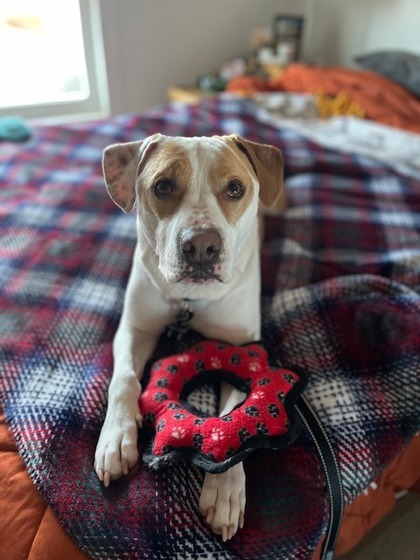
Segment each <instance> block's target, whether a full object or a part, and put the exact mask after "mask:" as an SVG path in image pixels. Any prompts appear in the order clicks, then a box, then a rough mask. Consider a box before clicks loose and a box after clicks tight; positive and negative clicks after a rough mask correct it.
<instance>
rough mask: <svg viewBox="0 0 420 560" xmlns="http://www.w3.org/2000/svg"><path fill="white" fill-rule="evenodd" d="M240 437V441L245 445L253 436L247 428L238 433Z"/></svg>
mask: <svg viewBox="0 0 420 560" xmlns="http://www.w3.org/2000/svg"><path fill="white" fill-rule="evenodd" d="M238 436H239V439H240V440H241V441H242V443H243V442H245V441H246V440H247V439H248V438H250V437H251V434H250V433H249V431H248V430H247V429H246V428H241V429H240V430H239V431H238Z"/></svg>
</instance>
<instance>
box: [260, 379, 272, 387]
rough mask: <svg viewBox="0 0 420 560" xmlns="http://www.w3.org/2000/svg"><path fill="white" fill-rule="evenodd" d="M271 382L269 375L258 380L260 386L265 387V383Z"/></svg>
mask: <svg viewBox="0 0 420 560" xmlns="http://www.w3.org/2000/svg"><path fill="white" fill-rule="evenodd" d="M269 383H271V379H270V378H269V377H263V378H262V379H260V380H259V381H258V387H263V386H264V385H268V384H269Z"/></svg>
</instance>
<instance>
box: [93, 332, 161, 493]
mask: <svg viewBox="0 0 420 560" xmlns="http://www.w3.org/2000/svg"><path fill="white" fill-rule="evenodd" d="M156 342H157V338H156V336H154V335H150V334H149V333H144V332H141V331H139V330H138V329H136V328H135V327H132V326H128V325H127V323H126V322H124V321H122V324H121V325H120V328H119V329H118V331H117V334H116V336H115V340H114V373H113V376H112V379H111V383H110V386H109V396H108V409H107V413H106V417H105V422H104V424H103V426H102V430H101V435H100V437H99V441H98V444H97V447H96V453H95V465H94V468H95V471H96V474H97V475H98V478H99V480H100V481H101V482H103V483H104V485H105V486H108V485H109V483H110V481H111V480H115V479H116V478H119V477H120V476H122V475H125V474H127V473H128V470H129V469H130V468H132V467H133V466H134V465H135V464H136V463H137V461H138V458H139V454H138V450H137V433H138V428H140V427H141V426H142V421H143V419H142V416H141V412H140V409H139V404H138V401H139V396H140V392H141V385H140V380H141V376H142V375H143V370H144V366H145V364H146V361H147V360H148V359H149V357H150V356H151V354H152V352H153V350H154V347H155V345H156Z"/></svg>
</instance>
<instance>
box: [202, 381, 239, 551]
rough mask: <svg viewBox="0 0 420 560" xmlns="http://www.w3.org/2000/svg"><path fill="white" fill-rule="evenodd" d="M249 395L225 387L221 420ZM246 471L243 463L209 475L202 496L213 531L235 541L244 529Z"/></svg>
mask: <svg viewBox="0 0 420 560" xmlns="http://www.w3.org/2000/svg"><path fill="white" fill-rule="evenodd" d="M245 397H246V395H245V394H244V393H242V392H241V391H238V390H237V389H235V388H233V387H232V386H231V385H229V384H227V383H222V390H221V402H220V412H219V415H220V416H224V415H225V414H228V413H229V412H231V410H232V409H233V408H234V407H235V406H237V405H238V404H240V403H241V402H243V401H244V399H245ZM245 501H246V493H245V471H244V467H243V464H242V463H238V464H237V465H234V466H233V467H231V468H230V469H228V470H227V471H226V472H224V473H221V474H212V473H206V475H205V477H204V483H203V488H202V490H201V496H200V504H199V505H200V511H201V513H202V515H204V516H205V518H206V521H207V523H208V524H209V525H210V526H211V528H212V530H213V531H214V532H215V533H216V534H218V535H222V538H223V541H227V540H229V539H231V538H232V537H233V536H234V535H235V533H236V532H237V530H238V528H241V529H242V527H243V525H244V515H245Z"/></svg>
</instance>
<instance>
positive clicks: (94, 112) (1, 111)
mask: <svg viewBox="0 0 420 560" xmlns="http://www.w3.org/2000/svg"><path fill="white" fill-rule="evenodd" d="M79 8H80V18H81V24H82V35H83V42H84V48H85V56H86V69H87V75H88V80H89V90H90V94H89V96H88V97H87V98H86V99H81V100H75V101H55V102H45V103H39V104H31V105H15V106H13V105H11V106H8V107H0V117H1V116H7V115H19V116H21V117H25V118H28V119H51V118H52V119H59V120H69V119H70V120H78V119H90V118H101V117H105V116H108V115H109V93H108V80H107V75H106V64H105V51H104V44H103V37H102V22H101V12H100V0H79Z"/></svg>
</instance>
